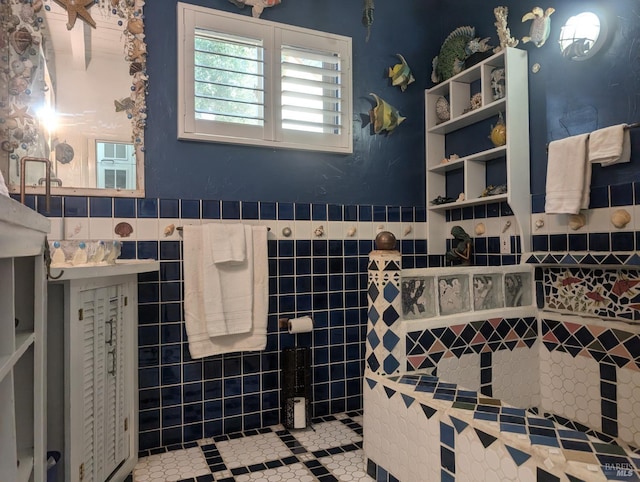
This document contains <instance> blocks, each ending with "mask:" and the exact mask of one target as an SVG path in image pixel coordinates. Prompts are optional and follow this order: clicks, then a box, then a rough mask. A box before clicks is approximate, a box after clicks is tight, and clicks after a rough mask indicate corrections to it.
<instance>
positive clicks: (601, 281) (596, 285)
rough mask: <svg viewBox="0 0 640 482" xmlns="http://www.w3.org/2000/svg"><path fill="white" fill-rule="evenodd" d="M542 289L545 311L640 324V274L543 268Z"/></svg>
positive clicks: (626, 271) (633, 271)
mask: <svg viewBox="0 0 640 482" xmlns="http://www.w3.org/2000/svg"><path fill="white" fill-rule="evenodd" d="M542 285H543V288H544V301H545V308H547V309H550V310H556V311H561V312H574V313H584V314H590V315H595V316H598V317H600V318H618V319H624V320H628V321H634V322H640V271H637V270H626V269H619V270H614V269H607V270H605V269H597V268H546V269H544V270H543V280H542Z"/></svg>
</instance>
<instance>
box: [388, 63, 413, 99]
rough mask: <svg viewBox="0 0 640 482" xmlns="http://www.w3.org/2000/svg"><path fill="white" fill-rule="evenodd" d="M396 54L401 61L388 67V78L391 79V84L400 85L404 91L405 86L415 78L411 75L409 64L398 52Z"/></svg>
mask: <svg viewBox="0 0 640 482" xmlns="http://www.w3.org/2000/svg"><path fill="white" fill-rule="evenodd" d="M396 55H397V56H398V58H399V59H400V62H401V63H399V64H396V65H394V66H393V67H389V78H390V79H391V85H394V86H397V87H400V90H401V91H402V92H404V91H405V89H406V88H407V86H408V85H409V84H410V83H412V82H413V81H415V80H416V79H415V78H414V77H413V74H412V73H411V69H410V68H409V64H407V61H406V60H405V59H404V57H403V56H402V55H400V54H396Z"/></svg>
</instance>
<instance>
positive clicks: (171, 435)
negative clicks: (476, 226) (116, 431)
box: [33, 197, 442, 450]
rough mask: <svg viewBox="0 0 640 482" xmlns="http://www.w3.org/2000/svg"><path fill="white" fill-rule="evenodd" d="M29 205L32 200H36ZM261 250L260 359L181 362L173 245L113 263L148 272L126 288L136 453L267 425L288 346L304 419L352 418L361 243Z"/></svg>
mask: <svg viewBox="0 0 640 482" xmlns="http://www.w3.org/2000/svg"><path fill="white" fill-rule="evenodd" d="M34 201H35V199H34ZM33 204H34V206H35V204H36V203H35V202H34V203H33ZM38 205H44V201H40V200H39V199H38ZM52 208H53V209H52V212H53V215H54V216H57V217H61V216H62V215H63V213H64V214H66V215H68V216H73V217H76V216H83V217H87V216H95V217H111V216H113V217H115V218H136V217H137V218H139V219H163V218H164V219H172V220H173V219H179V218H183V219H230V220H236V219H237V220H243V219H250V220H255V219H258V218H259V219H266V220H274V219H278V220H316V221H323V222H326V221H343V220H348V221H354V222H355V221H360V222H372V223H373V222H374V221H373V219H374V218H375V219H376V221H379V222H390V220H395V221H397V222H400V221H401V222H424V221H425V220H426V210H425V209H424V208H417V209H416V208H413V207H401V206H375V207H374V206H367V205H361V206H356V205H351V206H343V205H336V204H329V205H327V204H319V203H314V204H307V203H271V202H240V201H217V200H197V199H183V200H180V199H155V198H144V199H131V198H113V199H112V198H107V197H102V198H90V199H88V198H86V197H66V198H61V197H54V202H53V203H52ZM160 224H162V222H160ZM371 231H372V232H375V229H373V226H372V229H371ZM268 243H269V245H268V253H269V307H270V309H269V318H268V334H267V348H266V350H265V351H263V352H245V353H231V354H225V355H219V356H214V357H209V358H206V359H203V360H202V359H201V360H193V359H191V357H190V355H189V350H188V344H187V337H186V332H185V328H184V322H183V319H184V310H183V305H182V303H183V280H184V274H183V268H182V248H183V247H182V242H181V241H180V240H164V239H157V238H156V239H141V238H140V236H138V238H137V239H136V240H125V241H123V243H122V255H121V257H122V258H125V259H134V258H153V259H157V260H159V262H160V269H159V271H158V272H154V273H143V274H140V275H139V278H138V300H139V307H138V318H139V327H138V339H139V343H138V344H139V346H138V363H139V373H138V377H139V410H140V438H139V442H140V450H152V449H155V448H158V447H164V446H169V445H174V444H181V443H186V442H189V441H192V440H196V439H200V438H203V437H211V436H216V435H220V434H223V433H231V432H237V431H241V430H249V429H254V428H259V427H265V426H269V425H274V424H277V423H279V421H280V420H279V417H280V395H279V387H280V357H279V353H280V350H282V349H283V348H287V347H292V346H296V345H298V346H310V347H311V348H312V353H313V367H312V368H313V370H312V373H313V390H312V393H313V401H312V409H313V416H323V415H327V414H330V413H338V412H343V411H346V410H359V409H361V408H362V387H361V385H362V384H361V380H362V373H363V367H364V365H363V358H364V352H365V347H364V343H363V339H364V338H363V337H364V332H365V330H366V303H367V300H366V283H367V275H366V273H367V261H368V255H369V252H370V251H371V250H372V249H373V240H372V239H313V240H311V239H281V240H269V242H268ZM398 246H399V249H401V251H402V252H403V264H404V265H406V266H408V267H426V266H427V265H428V263H429V261H431V262H432V264H433V263H435V264H433V265H440V264H441V263H442V261H441V256H429V257H427V254H426V251H427V242H426V240H424V239H418V240H413V239H412V240H408V239H405V240H402V242H399V243H398ZM307 314H310V315H312V317H313V319H314V331H313V333H309V334H298V335H290V334H288V333H287V332H286V331H285V330H280V329H279V327H278V319H279V318H291V317H296V316H302V315H307Z"/></svg>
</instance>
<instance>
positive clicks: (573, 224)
mask: <svg viewBox="0 0 640 482" xmlns="http://www.w3.org/2000/svg"><path fill="white" fill-rule="evenodd" d="M585 224H587V218H586V217H585V215H584V214H571V215H570V216H569V228H570V229H572V230H574V231H577V230H578V229H580V228H581V227H582V226H584V225H585Z"/></svg>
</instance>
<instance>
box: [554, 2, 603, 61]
mask: <svg viewBox="0 0 640 482" xmlns="http://www.w3.org/2000/svg"><path fill="white" fill-rule="evenodd" d="M606 38H607V28H606V24H605V22H604V21H603V19H602V18H601V17H599V16H598V15H596V14H595V13H593V12H582V13H579V14H578V15H574V16H573V17H570V18H569V19H568V20H567V21H566V22H565V24H564V25H563V26H562V29H561V30H560V38H559V40H558V42H559V43H560V50H561V51H562V55H563V56H564V57H566V58H568V59H570V60H586V59H588V58H590V57H593V56H594V55H595V54H596V53H597V52H598V50H600V48H602V46H603V45H604V43H605V40H606Z"/></svg>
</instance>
